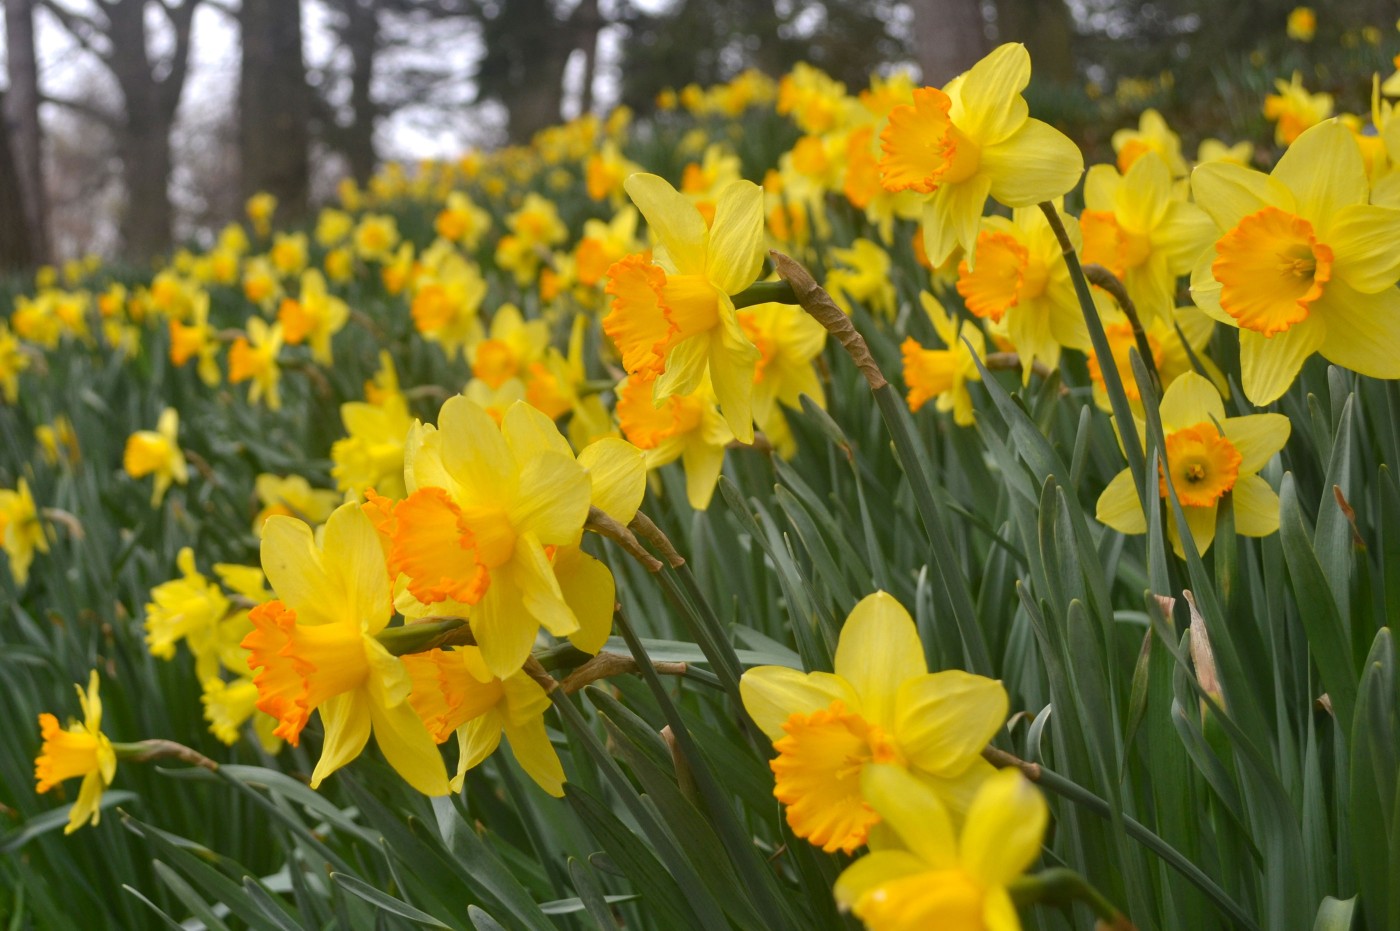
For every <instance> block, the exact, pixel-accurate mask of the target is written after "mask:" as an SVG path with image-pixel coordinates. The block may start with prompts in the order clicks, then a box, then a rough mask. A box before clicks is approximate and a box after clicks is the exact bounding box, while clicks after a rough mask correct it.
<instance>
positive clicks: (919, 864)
mask: <svg viewBox="0 0 1400 931" xmlns="http://www.w3.org/2000/svg"><path fill="white" fill-rule="evenodd" d="M928 869H929V866H928V865H927V864H925V863H924V861H922V860H920V859H919V858H918V857H916V856H914V855H913V854H912V853H909V852H908V851H906V850H877V851H875V852H873V853H870V854H867V855H865V856H863V857H861V858H860V859H859V860H857V861H856V862H854V863H852V864H851V865H850V866H848V867H846V868H845V869H844V870H843V871H842V872H841V875H840V876H838V877H837V878H836V885H835V886H834V887H833V888H832V893H833V894H834V895H835V896H836V904H837V905H839V906H840V907H841V908H842V910H843V911H850V910H851V908H852V907H854V906H855V904H856V903H857V902H859V901H860V900H861V898H862V897H863V896H864V895H865V894H866V893H868V892H870V891H871V890H873V889H875V888H876V887H877V886H881V885H884V884H885V883H887V882H889V881H890V880H892V879H899V878H901V877H904V876H915V875H917V874H919V873H923V872H926V871H927V870H928Z"/></svg>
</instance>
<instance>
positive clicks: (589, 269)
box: [574, 179, 642, 288]
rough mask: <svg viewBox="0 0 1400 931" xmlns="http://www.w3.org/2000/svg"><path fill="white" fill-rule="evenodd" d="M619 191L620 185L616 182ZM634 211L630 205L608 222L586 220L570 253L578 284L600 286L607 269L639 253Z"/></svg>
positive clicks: (635, 212) (592, 286)
mask: <svg viewBox="0 0 1400 931" xmlns="http://www.w3.org/2000/svg"><path fill="white" fill-rule="evenodd" d="M618 190H619V191H621V190H622V181H621V180H620V179H619V181H618ZM638 218H639V215H638V213H637V208H635V207H633V206H631V205H630V204H629V205H627V206H625V207H622V208H621V209H619V210H618V211H617V213H616V214H614V215H613V218H612V220H611V221H609V222H607V223H604V222H603V221H602V220H587V221H585V222H584V224H583V236H582V237H581V238H580V239H579V241H578V246H577V247H575V249H574V274H575V276H576V277H577V278H578V282H579V284H581V285H584V286H585V287H588V288H594V287H597V286H598V285H601V284H602V283H603V280H604V279H605V278H606V277H607V274H608V269H609V268H611V267H612V266H613V265H614V264H616V263H617V262H620V261H622V260H623V259H624V258H626V257H627V255H628V253H631V252H641V251H642V246H641V244H640V243H638V242H637V220H638Z"/></svg>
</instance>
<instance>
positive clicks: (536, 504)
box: [510, 452, 591, 545]
mask: <svg viewBox="0 0 1400 931" xmlns="http://www.w3.org/2000/svg"><path fill="white" fill-rule="evenodd" d="M590 493H591V485H590V484H589V481H588V472H587V471H585V470H584V468H583V466H581V465H579V464H578V462H577V461H575V460H574V457H573V456H572V455H561V454H560V453H556V452H543V453H540V454H538V455H537V456H535V457H534V458H532V459H530V460H528V461H527V462H526V463H525V467H524V468H523V469H521V470H520V480H519V486H518V490H517V492H516V495H515V500H513V501H511V502H510V521H511V524H512V525H513V526H514V528H515V530H516V532H517V533H533V534H534V535H535V536H537V537H538V538H539V539H540V542H542V543H547V544H550V545H571V544H574V543H577V542H578V541H579V537H580V536H582V535H583V522H584V521H585V520H587V519H588V507H589V496H590Z"/></svg>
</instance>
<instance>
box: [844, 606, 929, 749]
mask: <svg viewBox="0 0 1400 931" xmlns="http://www.w3.org/2000/svg"><path fill="white" fill-rule="evenodd" d="M835 667H836V674H837V675H838V676H840V677H841V678H843V679H845V680H846V681H847V682H849V683H850V684H851V687H852V688H853V689H855V690H856V694H857V695H859V696H860V701H861V707H862V708H863V709H864V716H865V718H866V719H867V720H869V721H872V722H874V723H876V724H879V725H880V726H881V727H883V728H885V729H886V730H891V731H892V730H894V724H895V696H896V695H897V694H898V693H899V690H900V687H901V686H902V685H904V683H906V682H908V681H909V680H911V679H913V678H915V677H916V676H922V675H924V674H925V673H927V672H928V663H927V662H925V660H924V645H923V642H922V641H920V640H919V631H918V629H917V628H915V627H914V619H913V618H912V617H910V616H909V612H908V611H906V610H905V609H904V605H902V604H900V603H899V601H898V600H897V599H896V598H895V597H894V596H893V595H891V594H889V593H887V592H876V593H874V594H873V595H867V596H866V597H864V598H862V599H861V600H860V601H859V602H858V603H857V604H856V606H855V607H854V608H852V609H851V613H850V615H849V616H848V617H847V618H846V623H845V624H844V625H843V626H842V628H841V636H840V639H839V641H838V642H837V645H836V658H835Z"/></svg>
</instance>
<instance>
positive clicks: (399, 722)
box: [369, 702, 449, 795]
mask: <svg viewBox="0 0 1400 931" xmlns="http://www.w3.org/2000/svg"><path fill="white" fill-rule="evenodd" d="M369 714H370V720H371V722H372V723H373V725H374V742H375V743H377V744H378V745H379V749H380V751H381V752H382V753H383V754H384V759H386V760H388V761H389V765H390V766H392V767H393V768H394V771H395V772H396V773H398V774H399V775H400V776H401V777H403V780H404V781H405V782H407V783H408V784H409V785H411V786H413V788H415V789H417V790H418V791H419V792H422V793H423V794H424V795H446V794H447V793H448V791H449V789H448V784H447V767H446V766H445V765H444V764H443V762H442V754H441V753H440V752H438V748H437V744H435V743H433V738H432V736H431V735H430V734H429V733H428V729H427V728H426V727H424V726H423V722H422V720H421V719H420V718H419V717H418V714H417V713H416V712H415V711H414V710H413V708H412V707H410V706H409V704H408V702H403V703H402V704H399V705H397V706H395V707H393V708H383V707H380V706H379V705H377V704H375V703H373V702H370V704H369Z"/></svg>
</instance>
